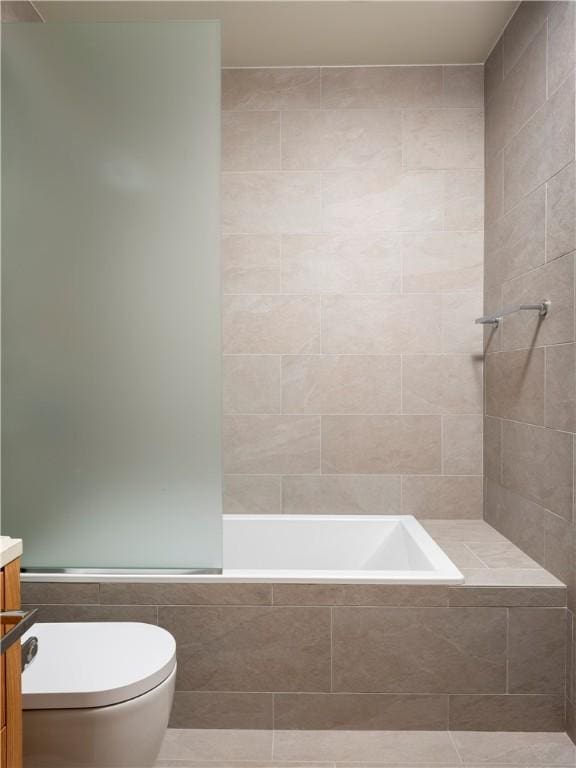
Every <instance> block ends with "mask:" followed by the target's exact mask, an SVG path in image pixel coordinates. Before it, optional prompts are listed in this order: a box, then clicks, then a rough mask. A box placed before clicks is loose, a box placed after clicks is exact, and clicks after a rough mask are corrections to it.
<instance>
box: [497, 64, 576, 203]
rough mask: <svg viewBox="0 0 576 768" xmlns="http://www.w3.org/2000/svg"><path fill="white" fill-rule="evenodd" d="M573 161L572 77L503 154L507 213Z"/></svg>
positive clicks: (532, 118) (525, 126)
mask: <svg viewBox="0 0 576 768" xmlns="http://www.w3.org/2000/svg"><path fill="white" fill-rule="evenodd" d="M573 159H574V79H573V76H572V75H571V76H569V77H568V78H567V79H566V80H565V81H564V83H563V84H562V85H561V86H560V88H558V90H557V91H556V92H555V93H554V94H553V95H552V96H551V97H550V98H549V99H548V101H547V102H546V103H545V104H544V105H543V106H542V107H541V108H540V109H539V110H538V111H537V112H536V113H535V114H534V115H533V116H532V117H531V118H530V120H529V121H528V122H527V123H526V124H525V125H524V126H523V128H521V130H520V131H519V132H518V133H517V134H516V136H515V137H514V138H513V139H512V140H511V141H510V143H509V144H508V146H507V148H506V149H505V151H504V205H505V208H506V210H509V209H510V208H512V206H513V205H515V204H516V203H517V202H518V201H519V200H520V198H521V197H523V196H524V195H526V194H527V193H528V192H530V191H532V190H533V189H535V188H536V187H537V186H539V185H540V184H542V183H543V182H545V181H546V180H547V179H549V178H550V177H551V176H553V175H554V174H555V173H557V172H558V171H560V170H561V169H562V168H563V167H564V166H565V165H567V164H568V163H570V162H571V161H572V160H573Z"/></svg>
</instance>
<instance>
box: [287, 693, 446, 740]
mask: <svg viewBox="0 0 576 768" xmlns="http://www.w3.org/2000/svg"><path fill="white" fill-rule="evenodd" d="M274 723H275V728H277V729H278V730H281V731H283V730H293V729H296V730H317V731H331V730H337V731H378V730H382V731H384V730H389V731H392V730H417V731H423V730H426V731H441V730H445V729H446V728H447V723H448V697H447V696H439V695H421V696H419V695H411V694H405V695H394V694H389V695H379V694H346V693H337V694H330V693H328V694H326V693H280V694H276V696H275V699H274Z"/></svg>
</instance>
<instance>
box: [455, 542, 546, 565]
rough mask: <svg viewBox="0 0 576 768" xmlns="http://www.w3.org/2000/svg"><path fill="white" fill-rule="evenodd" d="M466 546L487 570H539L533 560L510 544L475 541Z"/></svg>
mask: <svg viewBox="0 0 576 768" xmlns="http://www.w3.org/2000/svg"><path fill="white" fill-rule="evenodd" d="M467 546H468V547H469V548H470V549H471V550H472V552H473V553H474V554H475V555H476V556H477V557H479V558H480V560H481V561H482V562H483V564H484V565H485V566H486V567H488V568H540V566H539V565H538V563H537V562H536V561H535V560H532V558H531V557H528V555H526V554H524V552H522V550H521V549H519V548H518V547H516V546H515V545H514V544H512V543H510V542H504V541H492V542H485V541H476V542H470V543H468V544H467Z"/></svg>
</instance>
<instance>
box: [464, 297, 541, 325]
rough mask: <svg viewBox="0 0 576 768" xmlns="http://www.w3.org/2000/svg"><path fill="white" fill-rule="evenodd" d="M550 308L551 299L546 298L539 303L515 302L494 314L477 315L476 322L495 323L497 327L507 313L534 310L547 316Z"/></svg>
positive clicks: (483, 323) (482, 323) (480, 323)
mask: <svg viewBox="0 0 576 768" xmlns="http://www.w3.org/2000/svg"><path fill="white" fill-rule="evenodd" d="M549 309H550V301H549V300H548V299H545V300H544V301H540V302H538V303H537V304H513V305H512V306H509V307H504V308H503V309H501V310H500V311H499V312H495V313H494V314H493V315H484V317H477V318H476V320H475V321H474V322H476V323H477V324H479V325H493V326H494V327H495V328H497V327H498V325H499V324H500V320H502V318H503V317H505V316H506V315H512V314H514V313H515V312H523V311H532V312H538V315H539V316H540V317H546V315H547V314H548V310H549Z"/></svg>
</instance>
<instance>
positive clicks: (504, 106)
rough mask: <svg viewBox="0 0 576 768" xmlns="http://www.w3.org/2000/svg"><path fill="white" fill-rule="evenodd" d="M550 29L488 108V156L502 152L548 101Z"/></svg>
mask: <svg viewBox="0 0 576 768" xmlns="http://www.w3.org/2000/svg"><path fill="white" fill-rule="evenodd" d="M546 33H547V29H546V27H545V26H544V27H542V28H541V30H540V32H538V34H537V35H536V36H535V38H534V39H533V40H532V41H531V43H530V44H529V45H528V46H527V48H526V50H525V51H524V53H523V54H522V56H521V57H520V58H519V59H518V61H517V62H516V64H515V65H514V67H513V68H512V69H511V70H510V72H509V73H508V74H507V76H506V77H505V79H504V81H503V83H502V84H501V86H500V87H499V88H498V89H497V91H496V92H495V94H494V98H493V99H492V100H491V101H490V102H489V104H488V105H487V107H486V153H487V154H488V155H492V154H494V152H498V151H499V150H501V149H502V148H503V147H504V146H505V145H506V144H507V143H508V142H509V141H510V139H511V138H512V137H513V136H514V135H515V134H516V133H517V132H518V130H519V129H520V128H522V126H523V125H524V124H525V123H526V121H527V120H528V119H529V118H530V117H531V116H532V115H533V114H534V113H535V112H536V110H537V109H539V108H540V107H541V106H542V104H544V102H545V101H546Z"/></svg>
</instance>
